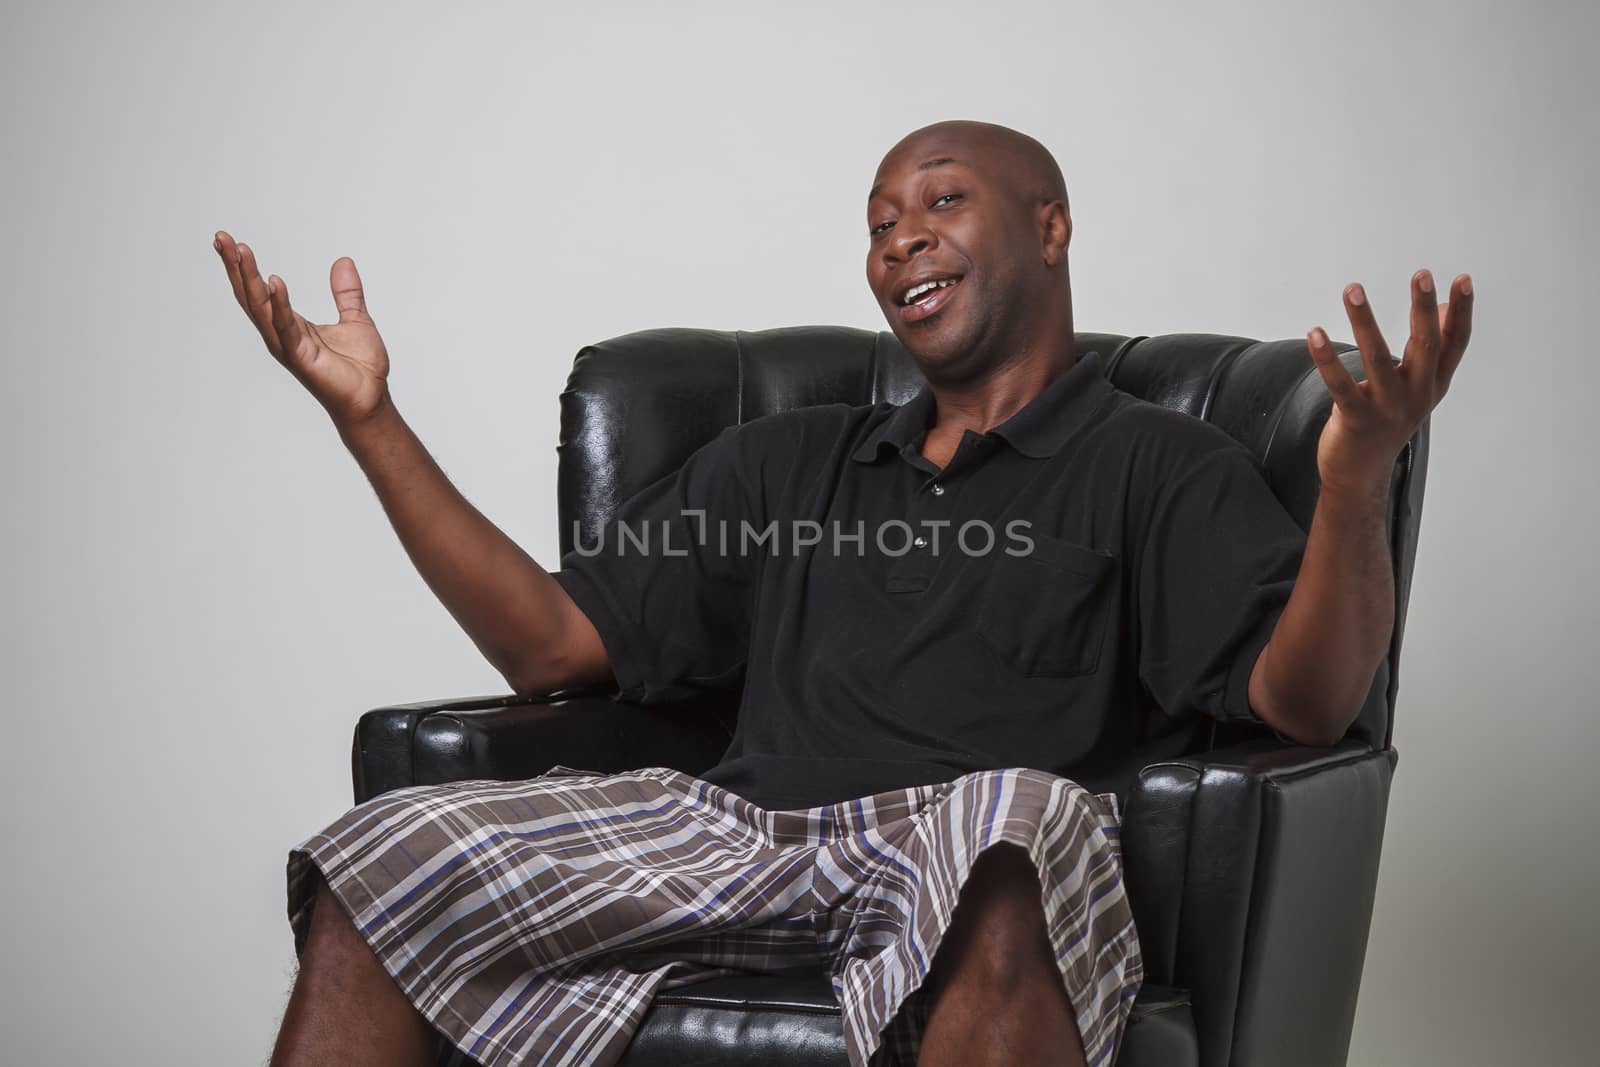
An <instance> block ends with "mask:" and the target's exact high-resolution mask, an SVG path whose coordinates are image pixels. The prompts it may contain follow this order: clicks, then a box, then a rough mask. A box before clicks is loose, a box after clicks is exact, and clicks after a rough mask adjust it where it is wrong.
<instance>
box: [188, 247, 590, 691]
mask: <svg viewBox="0 0 1600 1067" xmlns="http://www.w3.org/2000/svg"><path fill="white" fill-rule="evenodd" d="M213 247H214V248H215V249H216V251H217V254H218V255H219V256H221V257H222V261H223V263H224V265H225V267H226V268H227V272H228V279H229V282H230V283H231V284H232V286H233V291H234V297H235V298H236V299H237V300H238V301H239V306H240V307H242V308H243V309H244V311H245V313H246V314H247V315H249V317H250V320H251V322H253V323H254V324H255V326H256V329H257V330H258V331H259V332H260V333H261V337H262V340H263V341H264V342H265V343H266V345H267V349H268V351H270V352H271V353H272V355H273V356H274V357H275V358H276V359H277V360H278V361H279V362H280V363H282V364H283V365H284V366H285V367H286V368H287V369H288V370H289V372H290V373H292V374H294V376H295V377H296V378H298V379H299V380H300V382H301V384H303V385H304V386H305V387H306V389H307V390H308V391H309V392H310V393H311V394H312V395H313V396H314V397H316V399H317V400H318V402H319V403H321V404H322V406H323V407H324V408H325V409H326V410H327V412H328V414H329V416H330V417H331V418H332V419H333V422H334V426H335V427H336V428H337V429H338V431H339V436H340V437H341V438H342V439H343V441H344V443H345V445H346V447H348V448H349V449H350V452H351V454H352V455H353V456H354V457H355V460H356V462H357V463H358V464H359V465H360V467H361V470H362V471H363V473H365V474H366V476H367V478H368V480H369V481H370V482H371V483H372V487H373V489H374V490H375V491H376V492H377V495H378V500H379V501H380V502H381V503H382V505H383V509H384V512H385V513H386V514H387V515H388V516H389V521H390V523H391V524H392V525H393V526H394V529H395V533H396V534H398V535H399V537H400V542H401V544H402V545H403V546H404V547H405V550H406V553H407V555H409V556H410V557H411V561H412V563H413V564H415V565H416V568H417V570H418V572H420V573H421V575H422V578H423V580H424V581H425V582H427V583H428V587H429V588H430V589H432V590H433V592H434V594H435V595H436V596H437V597H438V598H439V600H440V601H441V602H442V603H443V604H444V606H445V608H446V610H448V611H449V612H450V614H451V615H452V616H453V617H454V618H455V620H456V621H457V622H458V623H460V625H461V628H462V629H463V630H465V631H466V632H467V635H468V636H469V637H470V638H471V639H472V641H473V643H474V644H475V645H477V646H478V649H479V650H480V651H481V652H482V653H483V655H484V657H485V658H486V659H488V660H489V662H490V663H492V664H493V665H494V667H495V669H497V670H498V671H499V672H500V673H501V674H502V675H503V676H504V677H505V679H506V681H507V682H508V683H509V684H510V685H511V687H512V689H513V690H514V691H516V692H518V693H524V694H532V693H547V692H551V691H552V690H556V689H562V688H568V687H571V686H576V685H584V684H590V683H596V682H602V681H606V680H609V679H610V678H611V666H610V663H609V660H608V658H607V655H606V651H605V646H604V645H603V644H602V643H601V640H600V636H599V634H598V633H597V632H596V630H595V628H594V626H593V624H592V623H591V622H590V621H589V618H588V617H587V616H586V615H584V613H583V612H582V611H581V610H580V609H579V608H578V606H577V605H576V604H574V603H573V601H572V599H571V598H570V597H569V596H568V595H567V593H566V591H565V590H564V589H562V588H561V586H560V584H559V583H557V582H556V580H555V579H554V578H552V577H551V576H550V575H549V574H548V573H547V572H546V571H545V570H544V568H543V567H541V566H539V564H538V563H536V562H535V561H534V560H533V559H532V558H531V557H529V556H528V554H527V553H525V552H524V551H522V549H521V548H520V547H518V545H517V544H516V542H514V541H512V540H511V539H510V538H509V537H507V536H506V535H505V533H504V532H503V531H501V530H500V529H499V528H498V527H496V526H495V525H494V524H493V523H491V522H490V521H489V520H488V519H486V518H485V517H484V516H483V515H482V513H480V512H479V511H478V510H477V509H476V508H474V507H473V506H472V505H471V504H470V503H468V502H467V500H466V498H465V497H463V496H462V495H461V494H460V493H459V492H458V491H457V490H456V488H455V486H453V485H451V484H450V480H449V479H448V478H446V477H445V474H444V472H443V471H442V470H440V469H439V465H438V464H437V463H435V462H434V460H433V457H432V456H430V455H429V454H428V451H427V449H425V448H424V447H423V446H422V442H421V441H419V440H418V439H417V436H416V434H414V433H413V432H412V431H411V428H410V427H409V426H408V425H407V424H406V422H405V420H404V419H403V418H401V416H400V413H399V412H398V411H397V410H396V409H395V406H394V402H393V399H392V397H391V396H390V394H389V389H388V370H389V358H388V353H387V351H386V350H385V348H384V345H383V341H382V339H381V338H380V337H379V335H378V331H377V327H376V326H375V325H374V324H373V321H372V318H371V316H369V315H368V314H367V307H366V299H365V295H364V294H363V292H362V289H361V279H360V276H359V275H358V274H357V273H356V268H355V263H354V262H352V261H351V260H349V259H348V258H341V259H339V260H337V261H335V262H334V264H333V269H332V272H331V274H330V284H331V286H332V289H333V295H334V301H335V303H336V304H337V305H338V308H339V321H338V322H337V323H333V324H329V325H323V326H318V325H313V324H311V323H310V322H308V321H306V319H305V318H303V317H302V316H301V315H299V314H298V313H297V312H295V311H294V309H293V308H292V307H290V305H289V293H288V289H287V287H286V286H285V285H284V284H283V280H282V279H281V278H278V277H277V276H275V275H274V276H273V277H272V278H270V279H268V280H266V281H263V280H262V278H261V275H260V273H259V271H258V270H257V268H256V262H255V256H254V254H253V253H252V252H251V250H250V249H249V248H248V247H247V246H245V245H241V244H236V243H235V242H234V240H233V238H232V237H230V236H229V235H228V234H226V233H220V232H219V233H218V234H217V236H216V239H215V241H214V244H213Z"/></svg>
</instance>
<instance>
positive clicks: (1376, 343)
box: [1344, 282, 1395, 392]
mask: <svg viewBox="0 0 1600 1067" xmlns="http://www.w3.org/2000/svg"><path fill="white" fill-rule="evenodd" d="M1344 313H1345V315H1346V316H1347V317H1348V318H1349V319H1350V328H1351V329H1352V330H1354V331H1355V335H1356V347H1357V348H1359V349H1361V365H1362V366H1363V367H1365V368H1366V369H1367V381H1369V382H1371V383H1372V385H1373V388H1375V389H1377V390H1378V391H1379V392H1384V391H1386V390H1388V389H1390V388H1392V387H1393V386H1394V384H1395V370H1394V358H1393V357H1392V356H1390V354H1389V346H1388V344H1387V343H1386V342H1385V341H1384V339H1383V334H1382V333H1381V332H1380V331H1379V330H1378V320H1377V319H1375V318H1373V316H1372V303H1371V302H1370V301H1369V300H1368V299H1367V291H1366V289H1364V288H1363V287H1362V286H1361V284H1360V283H1359V282H1357V283H1353V284H1350V285H1347V286H1345V287H1344Z"/></svg>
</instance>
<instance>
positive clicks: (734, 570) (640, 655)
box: [554, 427, 763, 703]
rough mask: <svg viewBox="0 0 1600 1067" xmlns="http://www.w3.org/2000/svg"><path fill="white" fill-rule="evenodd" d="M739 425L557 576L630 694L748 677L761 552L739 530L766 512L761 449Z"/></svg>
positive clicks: (644, 695) (630, 509) (566, 560)
mask: <svg viewBox="0 0 1600 1067" xmlns="http://www.w3.org/2000/svg"><path fill="white" fill-rule="evenodd" d="M738 430H739V427H730V428H729V429H727V430H725V431H723V432H722V433H721V434H720V435H718V436H717V437H716V438H715V439H714V440H712V441H711V442H709V443H707V444H706V445H704V446H703V447H701V448H700V449H699V450H698V451H697V452H695V453H694V454H693V455H692V456H690V457H689V459H688V460H686V461H685V462H684V464H683V466H682V467H681V468H680V469H679V470H678V471H677V472H676V473H674V474H670V475H668V476H666V477H665V478H662V479H661V480H660V481H657V482H655V483H654V484H653V485H650V486H647V487H646V488H644V489H642V490H640V491H639V492H638V493H637V494H635V495H634V496H632V497H631V498H629V499H628V500H627V501H625V502H624V503H623V504H622V506H621V507H620V508H619V509H618V512H617V515H616V516H615V517H614V518H613V519H612V521H611V522H610V523H609V524H608V525H606V526H605V528H604V529H602V530H600V531H598V532H597V533H594V534H593V536H592V537H591V539H590V541H589V543H587V544H583V545H579V546H577V547H575V548H574V549H573V550H572V551H570V552H568V553H567V554H566V555H565V556H563V557H562V559H561V570H560V571H559V572H558V573H556V574H555V575H554V577H555V579H556V581H557V582H559V583H560V584H561V586H562V588H564V589H565V590H566V591H567V595H568V596H570V597H571V598H572V600H573V602H574V603H575V604H577V606H578V608H579V609H580V610H581V611H582V612H583V613H584V614H585V615H586V616H588V618H589V621H590V622H592V623H593V624H594V627H595V630H596V631H597V632H598V633H599V635H600V640H601V642H602V643H603V644H604V645H605V648H606V654H607V656H608V657H609V659H610V661H611V668H612V672H613V673H614V674H615V675H616V678H617V686H618V689H619V690H620V692H619V695H620V696H621V697H622V698H624V699H631V700H639V701H642V702H645V703H651V702H655V701H661V700H667V699H671V698H673V697H674V696H681V695H683V694H684V692H685V691H686V690H692V689H694V688H702V687H712V688H726V687H732V686H736V685H738V684H739V682H740V681H741V680H742V677H743V672H744V667H745V662H746V660H747V658H748V656H749V644H750V629H751V625H752V613H753V600H754V587H755V573H756V570H757V568H758V567H759V563H760V560H759V557H758V555H757V554H754V553H750V554H741V553H740V552H739V551H738V550H737V548H738V545H739V544H740V542H739V540H738V537H737V533H738V531H739V529H740V523H742V522H748V523H750V524H752V525H760V524H761V522H762V521H763V519H762V516H761V514H760V513H761V511H762V508H761V504H760V501H761V487H760V484H759V479H760V465H759V463H758V462H756V460H757V459H758V457H754V456H751V455H750V454H749V452H750V448H749V446H750V442H749V441H746V440H743V439H742V438H741V435H740V434H739V432H738Z"/></svg>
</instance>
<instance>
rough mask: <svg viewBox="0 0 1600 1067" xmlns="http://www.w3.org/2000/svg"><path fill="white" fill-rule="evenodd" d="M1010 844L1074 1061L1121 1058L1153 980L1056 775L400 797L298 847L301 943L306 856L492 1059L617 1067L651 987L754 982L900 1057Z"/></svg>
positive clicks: (439, 1016)
mask: <svg viewBox="0 0 1600 1067" xmlns="http://www.w3.org/2000/svg"><path fill="white" fill-rule="evenodd" d="M1001 843H1009V844H1012V845H1016V846H1018V847H1020V848H1022V849H1024V850H1025V851H1026V852H1027V853H1028V854H1029V855H1030V856H1031V857H1032V859H1033V862H1034V866H1035V868H1036V869H1037V870H1038V871H1039V873H1040V882H1041V885H1042V887H1043V893H1044V899H1043V903H1044V911H1045V916H1046V920H1047V924H1048V929H1049V934H1050V941H1051V943H1052V945H1053V946H1054V948H1055V955H1056V961H1057V963H1058V964H1059V966H1060V970H1061V978H1062V981H1063V983H1064V984H1065V987H1066V992H1067V995H1068V997H1069V998H1070V1000H1071V1002H1072V1006H1073V1008H1074V1010H1075V1012H1076V1017H1077V1023H1078V1028H1079V1032H1080V1033H1081V1034H1082V1036H1083V1043H1084V1051H1085V1053H1086V1055H1087V1059H1088V1062H1089V1063H1090V1064H1109V1063H1111V1062H1112V1059H1113V1058H1114V1054H1115V1050H1116V1045H1117V1041H1118V1038H1119V1036H1120V1034H1121V1032H1122V1029H1123V1027H1124V1025H1125V1024H1126V1021H1127V1017H1128V1013H1129V1011H1130V1009H1131V1008H1132V1004H1133V998H1134V995H1135V993H1136V992H1137V991H1138V987H1139V982H1140V979H1141V978H1142V975H1143V970H1142V966H1141V963H1140V957H1139V946H1138V939H1137V935H1136V933H1135V931H1134V925H1133V917H1132V914H1131V912H1130V911H1129V908H1128V901H1127V897H1126V895H1125V893H1124V890H1123V884H1122V873H1121V858H1120V845H1119V834H1118V815H1117V809H1116V802H1115V798H1114V797H1111V796H1110V795H1095V794H1091V793H1089V792H1087V791H1086V790H1084V789H1083V788H1081V787H1080V786H1078V785H1076V784H1075V783H1073V782H1071V781H1068V780H1067V779H1065V778H1061V777H1059V776H1056V775H1052V774H1049V773H1046V772H1044V771H1037V770H1021V769H1013V770H998V771H982V772H978V773H974V774H968V775H965V776H963V777H960V778H957V779H956V780H954V781H952V782H946V783H942V784H939V785H928V786H918V787H915V788H909V789H900V790H894V791H891V792H886V793H880V794H878V795H876V796H872V797H866V798H863V799H860V800H852V801H847V802H844V803H840V804H834V805H830V806H826V807H819V808H812V809H808V810H796V811H767V810H765V809H762V808H760V807H757V806H756V805H754V804H752V803H750V802H748V801H746V800H744V799H742V798H741V797H739V796H737V795H735V794H733V793H731V792H729V791H727V790H725V789H722V788H719V787H718V786H715V785H712V784H710V783H709V782H705V781H702V780H700V779H698V778H695V777H693V776H691V775H688V774H684V773H682V772H680V771H675V770H670V769H667V768H661V767H656V768H648V769H644V770H639V771H630V772H625V773H622V774H604V775H602V774H594V773H591V772H587V771H579V770H573V769H571V768H567V767H557V768H554V769H552V770H551V771H550V772H549V773H547V774H545V775H544V776H542V777H539V778H534V779H530V780H527V781H519V782H496V781H484V780H477V781H464V782H454V783H450V784H447V785H438V786H415V787H410V788H405V789H399V790H396V791H394V792H391V793H387V794H384V795H383V796H380V797H377V798H375V799H373V800H371V801H369V802H367V803H366V804H363V805H360V806H359V807H356V808H353V809H352V810H351V811H349V812H348V813H346V814H345V815H344V817H342V818H341V819H339V820H338V821H337V822H335V823H334V824H333V825H332V826H330V827H329V828H328V829H326V830H325V831H323V832H322V833H319V834H315V835H313V836H312V837H310V838H309V839H307V840H306V841H305V842H303V843H302V844H301V845H299V846H298V847H297V848H296V849H294V850H293V851H292V852H291V853H290V854H289V870H288V881H289V918H290V923H291V925H292V927H293V929H294V933H295V941H296V948H297V950H298V949H300V948H302V947H303V946H304V942H305V938H306V935H307V933H308V931H309V929H310V924H311V922H310V921H311V908H312V904H313V902H314V900H315V896H314V889H315V882H314V880H313V878H312V873H313V865H314V866H315V868H316V870H318V871H320V872H321V873H322V875H323V877H324V878H325V880H326V881H327V883H328V886H329V888H330V889H331V890H332V892H333V894H334V895H335V896H336V897H337V898H338V899H339V901H340V902H341V903H342V904H343V906H344V909H345V911H346V912H347V913H348V914H349V915H350V917H351V919H352V921H353V923H354V924H355V927H356V929H357V930H359V931H360V933H361V935H362V937H363V938H364V939H365V940H366V942H367V944H368V945H369V946H371V948H372V950H373V952H374V954H375V955H376V956H377V958H378V959H379V960H380V961H381V962H382V964H383V966H384V968H385V969H386V970H387V971H388V972H389V973H390V974H391V975H393V976H394V978H395V980H396V982H397V983H398V984H399V986H400V988H401V989H402V990H403V991H404V992H405V994H406V996H407V997H409V998H410V1000H411V1002H412V1003H413V1004H414V1005H416V1007H417V1009H418V1010H419V1011H420V1012H421V1013H422V1014H423V1015H424V1016H425V1017H426V1018H427V1019H428V1020H429V1021H430V1022H431V1023H432V1024H433V1026H434V1027H436V1028H437V1029H438V1030H440V1031H441V1032H442V1033H443V1034H444V1035H445V1036H446V1037H448V1038H449V1040H450V1041H451V1042H453V1043H454V1044H455V1045H456V1046H457V1047H458V1048H459V1049H460V1050H461V1051H462V1052H463V1053H465V1054H466V1055H468V1056H470V1057H471V1058H472V1059H474V1060H476V1061H477V1062H479V1063H481V1064H483V1065H485V1067H509V1065H511V1064H550V1065H561V1067H566V1065H577V1064H584V1065H590V1064H593V1065H600V1064H611V1063H615V1062H616V1061H617V1060H618V1059H619V1058H620V1057H621V1056H622V1054H623V1052H624V1051H625V1050H626V1048H627V1045H628V1043H629V1041H630V1040H631V1039H632V1036H633V1034H634V1032H635V1031H636V1030H637V1028H638V1026H639V1024H640V1022H641V1021H642V1019H643V1017H644V1014H645V1012H646V1010H647V1009H648V1007H649V1005H650V1000H651V998H652V997H653V996H654V995H655V994H656V993H657V992H658V991H660V990H662V989H667V988H672V987H674V986H679V985H684V984H687V983H689V982H693V981H696V980H699V979H704V978H709V977H715V976H718V975H724V974H733V973H742V972H757V973H768V974H796V973H815V974H824V973H825V974H829V975H831V977H832V981H833V989H834V993H835V995H836V996H837V997H838V1000H839V1003H840V1006H841V1009H842V1013H843V1022H844V1035H845V1042H846V1048H847V1052H848V1054H849V1058H850V1062H851V1064H852V1065H853V1067H864V1065H866V1064H868V1063H869V1061H870V1062H871V1063H872V1064H874V1065H875V1067H876V1065H883V1064H890V1063H900V1064H906V1065H910V1064H913V1063H915V1062H916V1054H917V1049H918V1042H919V1037H920V1033H921V1028H922V1026H923V1024H924V1023H925V1022H926V1017H927V1010H928V1009H927V1005H926V1004H925V1003H924V1001H925V998H921V997H918V996H917V993H918V990H919V989H920V988H921V987H922V984H923V981H924V979H925V978H927V976H928V973H929V968H930V966H931V963H932V960H933V957H934V953H935V952H936V951H937V949H938V946H939V942H940V939H941V937H942V936H943V935H944V932H945V930H946V929H947V927H948V926H949V924H950V919H951V915H952V913H953V912H954V909H955V906H956V900H957V897H958V895H959V894H960V892H961V887H962V886H963V884H964V883H965V882H966V879H967V875H968V873H969V872H970V871H971V869H972V866H973V864H974V862H975V861H976V860H977V858H978V856H979V855H981V854H982V853H983V851H984V850H985V849H987V848H989V847H991V846H993V845H997V844H1001ZM902 1007H904V1009H905V1010H901V1009H902Z"/></svg>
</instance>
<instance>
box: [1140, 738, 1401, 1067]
mask: <svg viewBox="0 0 1600 1067" xmlns="http://www.w3.org/2000/svg"><path fill="white" fill-rule="evenodd" d="M1395 758H1396V755H1395V752H1394V750H1393V749H1385V750H1382V751H1376V752H1374V751H1373V750H1371V749H1369V748H1368V747H1366V746H1365V745H1362V744H1360V743H1357V742H1346V743H1344V744H1342V745H1339V746H1335V747H1333V748H1302V747H1292V746H1285V745H1284V744H1282V743H1281V742H1278V741H1274V740H1266V739H1263V740H1258V741H1251V742H1247V743H1244V744H1240V745H1237V746H1235V747H1232V748H1226V749H1219V750H1217V751H1214V752H1208V753H1203V754H1200V755H1196V756H1192V757H1186V758H1183V759H1177V760H1170V761H1167V762H1165V763H1159V764H1155V765H1153V766H1150V767H1147V768H1145V770H1144V771H1142V772H1141V773H1140V775H1139V779H1138V781H1137V783H1136V784H1135V785H1134V787H1133V790H1132V792H1131V794H1130V796H1129V799H1128V805H1127V813H1126V817H1125V818H1124V820H1123V836H1122V840H1123V856H1124V870H1125V873H1126V876H1127V886H1128V894H1129V898H1130V901H1131V903H1132V906H1133V913H1134V919H1135V922H1136V923H1137V925H1138V928H1139V940H1140V944H1141V946H1142V948H1143V951H1144V959H1145V968H1146V977H1147V979H1148V980H1150V981H1152V982H1159V983H1161V984H1164V985H1173V986H1178V987H1181V988H1184V989H1188V990H1190V992H1191V995H1192V997H1193V1001H1194V1012H1195V1023H1196V1028H1197V1030H1198V1032H1199V1038H1200V1051H1201V1062H1202V1063H1205V1064H1231V1065H1233V1067H1252V1065H1257V1064H1263V1065H1264V1064H1282V1063H1294V1064H1297V1065H1306V1067H1315V1065H1318V1064H1330V1065H1332V1064H1343V1063H1344V1062H1345V1056H1346V1053H1347V1051H1348V1048H1349V1042H1350V1030H1351V1026H1352V1024H1353V1021H1354V1017H1355V1005H1356V993H1357V991H1358V989H1359V987H1360V981H1361V967H1362V963H1363V961H1364V958H1365V955H1366V944H1367V931H1368V928H1369V926H1370V924H1371V920H1372V900H1373V895H1374V892H1375V890H1376V887H1377V879H1378V858H1379V854H1380V851H1381V847H1382V842H1383V826H1384V816H1385V813H1386V811H1387V808H1388V800H1389V782H1390V779H1391V777H1392V776H1393V773H1394V764H1395Z"/></svg>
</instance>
